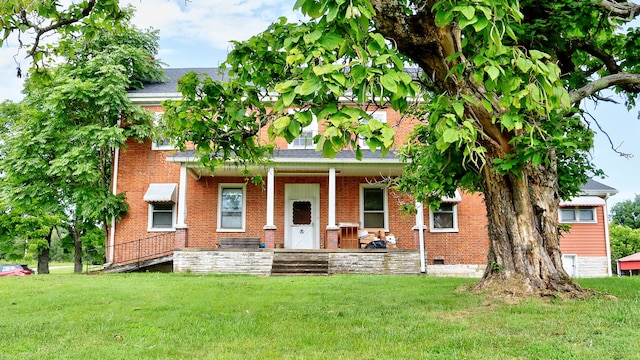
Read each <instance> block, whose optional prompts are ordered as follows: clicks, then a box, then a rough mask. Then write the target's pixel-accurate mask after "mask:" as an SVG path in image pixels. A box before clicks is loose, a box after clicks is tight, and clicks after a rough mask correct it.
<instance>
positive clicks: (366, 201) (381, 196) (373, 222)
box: [360, 184, 389, 231]
mask: <svg viewBox="0 0 640 360" xmlns="http://www.w3.org/2000/svg"><path fill="white" fill-rule="evenodd" d="M360 224H361V225H362V228H364V229H385V231H388V228H389V209H388V206H387V189H386V188H384V187H375V186H368V185H364V184H363V185H361V186H360Z"/></svg>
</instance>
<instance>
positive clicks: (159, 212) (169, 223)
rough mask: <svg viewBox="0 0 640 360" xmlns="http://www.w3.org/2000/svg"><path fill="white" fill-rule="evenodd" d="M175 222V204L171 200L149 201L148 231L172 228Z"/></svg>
mask: <svg viewBox="0 0 640 360" xmlns="http://www.w3.org/2000/svg"><path fill="white" fill-rule="evenodd" d="M175 223H176V204H175V203H173V202H153V203H149V222H148V224H149V225H148V228H147V230H148V231H167V230H173V229H174V228H175V227H174V224H175Z"/></svg>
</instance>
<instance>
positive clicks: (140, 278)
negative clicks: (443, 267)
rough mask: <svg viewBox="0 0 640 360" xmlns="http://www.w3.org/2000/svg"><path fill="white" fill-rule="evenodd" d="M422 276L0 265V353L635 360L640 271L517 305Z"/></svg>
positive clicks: (96, 356)
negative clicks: (582, 294) (23, 271)
mask: <svg viewBox="0 0 640 360" xmlns="http://www.w3.org/2000/svg"><path fill="white" fill-rule="evenodd" d="M470 281H472V280H466V279H452V278H432V277H426V276H329V277H326V276H325V277H254V276H229V275H225V276H213V275H212V276H196V275H179V274H156V273H146V274H142V273H141V274H125V275H74V274H62V275H56V274H52V275H36V276H31V277H21V278H18V277H14V278H0V359H83V360H86V359H335V360H337V359H633V358H639V357H640V341H639V340H638V339H639V337H640V328H639V326H640V300H639V299H640V277H638V278H610V279H591V280H582V281H581V283H582V284H583V285H584V286H588V287H592V288H597V289H600V290H605V291H608V292H610V293H612V294H613V295H615V296H617V297H618V300H617V301H613V300H607V299H603V298H595V299H591V300H588V301H564V302H563V301H549V300H544V301H543V300H528V301H523V302H520V303H519V304H517V305H510V304H507V303H506V302H503V301H497V300H487V299H485V298H483V297H479V296H476V295H473V294H469V293H464V292H457V291H456V289H457V288H458V287H460V286H461V285H463V284H466V283H469V282H470Z"/></svg>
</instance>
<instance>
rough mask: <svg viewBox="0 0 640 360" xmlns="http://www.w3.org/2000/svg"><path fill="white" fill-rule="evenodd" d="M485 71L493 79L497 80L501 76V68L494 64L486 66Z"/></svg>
mask: <svg viewBox="0 0 640 360" xmlns="http://www.w3.org/2000/svg"><path fill="white" fill-rule="evenodd" d="M484 71H485V72H486V73H487V74H488V75H489V77H490V78H491V80H495V79H497V78H498V76H500V70H499V69H498V68H497V67H495V66H493V65H490V66H487V67H485V68H484Z"/></svg>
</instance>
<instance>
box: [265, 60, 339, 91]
mask: <svg viewBox="0 0 640 360" xmlns="http://www.w3.org/2000/svg"><path fill="white" fill-rule="evenodd" d="M343 67H344V65H342V64H326V65H319V66H314V67H313V73H314V74H316V75H318V76H322V75H325V74H328V73H332V72H335V71H337V70H340V69H342V68H343ZM276 90H277V89H276Z"/></svg>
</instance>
